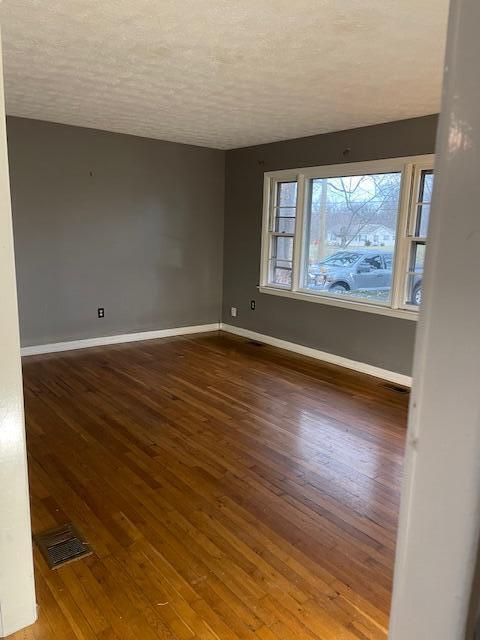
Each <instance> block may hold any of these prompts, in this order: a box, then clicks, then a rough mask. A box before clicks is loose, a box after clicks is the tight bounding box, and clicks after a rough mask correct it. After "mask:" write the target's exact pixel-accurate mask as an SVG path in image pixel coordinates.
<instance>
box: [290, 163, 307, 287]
mask: <svg viewBox="0 0 480 640" xmlns="http://www.w3.org/2000/svg"><path fill="white" fill-rule="evenodd" d="M306 188H307V180H305V176H304V175H303V174H299V175H298V177H297V208H296V220H295V234H294V239H293V264H292V267H293V271H292V291H298V289H299V288H300V278H301V271H302V268H301V266H302V253H303V248H302V245H303V216H304V210H305V202H306V194H305V190H306Z"/></svg>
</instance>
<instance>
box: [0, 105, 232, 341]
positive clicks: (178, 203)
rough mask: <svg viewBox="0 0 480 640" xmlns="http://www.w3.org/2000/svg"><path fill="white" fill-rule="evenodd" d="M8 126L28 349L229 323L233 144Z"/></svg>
mask: <svg viewBox="0 0 480 640" xmlns="http://www.w3.org/2000/svg"><path fill="white" fill-rule="evenodd" d="M7 133H8V148H9V156H10V178H11V190H12V207H13V223H14V235H15V252H16V265H17V282H18V298H19V311H20V332H21V341H22V346H28V345H38V344H45V343H50V342H61V341H66V340H76V339H82V338H91V337H99V336H108V335H113V334H119V333H130V332H139V331H148V330H157V329H166V328H172V327H183V326H191V325H200V324H208V323H213V322H218V320H219V315H220V306H221V294H222V244H223V210H224V166H225V154H224V152H223V151H218V150H214V149H207V148H202V147H195V146H189V145H182V144H176V143H170V142H162V141H158V140H151V139H147V138H139V137H135V136H128V135H121V134H115V133H108V132H105V131H98V130H94V129H84V128H81V127H71V126H66V125H60V124H53V123H48V122H42V121H38V120H28V119H24V118H14V117H9V118H8V119H7ZM98 307H103V308H104V309H105V318H104V319H99V318H98V317H97V309H98Z"/></svg>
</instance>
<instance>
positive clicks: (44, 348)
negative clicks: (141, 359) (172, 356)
mask: <svg viewBox="0 0 480 640" xmlns="http://www.w3.org/2000/svg"><path fill="white" fill-rule="evenodd" d="M219 329H220V323H219V322H214V323H213V324H198V325H194V326H191V327H174V328H173V329H159V330H157V331H141V332H140V333H122V334H119V335H114V336H102V337H100V338H86V339H84V340H71V341H69V342H53V343H50V344H38V345H34V346H32V347H22V349H21V354H22V356H33V355H38V354H41V353H54V352H57V351H72V350H74V349H88V348H89V347H101V346H103V345H108V344H120V343H122V342H139V341H141V340H154V339H156V338H169V337H170V336H184V335H188V334H192V333H206V332H207V331H218V330H219Z"/></svg>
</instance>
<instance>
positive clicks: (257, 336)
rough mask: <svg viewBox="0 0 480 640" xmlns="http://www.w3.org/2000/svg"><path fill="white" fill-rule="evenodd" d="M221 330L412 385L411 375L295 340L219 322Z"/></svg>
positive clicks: (370, 374)
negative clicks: (321, 349)
mask: <svg viewBox="0 0 480 640" xmlns="http://www.w3.org/2000/svg"><path fill="white" fill-rule="evenodd" d="M220 329H221V331H226V332H227V333H233V334H235V335H237V336H242V337H244V338H249V339H250V340H257V341H258V342H264V343H265V344H269V345H272V346H273V347H279V348H280V349H286V350H287V351H294V352H295V353H299V354H301V355H303V356H309V357H310V358H316V359H317V360H322V361H323V362H328V363H329V364H336V365H338V366H339V367H345V368H346V369H352V370H353V371H359V372H360V373H365V374H367V375H369V376H374V377H375V378H381V379H382V380H388V382H393V383H395V384H400V385H403V386H405V387H411V386H412V378H411V376H407V375H404V374H402V373H397V372H396V371H389V370H388V369H381V368H380V367H375V366H374V365H371V364H367V363H366V362H358V361H357V360H350V359H349V358H344V357H343V356H338V355H336V354H334V353H328V352H326V351H320V350H319V349H313V348H312V347H305V346H303V345H301V344H297V343H296V342H288V341H287V340H281V339H280V338H274V337H273V336H267V335H265V334H263V333H257V332H256V331H250V330H249V329H242V328H241V327H235V326H233V325H229V324H225V323H223V322H222V323H221V325H220Z"/></svg>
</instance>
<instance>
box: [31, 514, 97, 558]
mask: <svg viewBox="0 0 480 640" xmlns="http://www.w3.org/2000/svg"><path fill="white" fill-rule="evenodd" d="M33 539H34V541H35V543H36V545H37V547H38V548H39V549H40V552H41V554H42V555H43V557H44V558H45V560H46V561H47V564H48V566H49V567H50V569H58V567H62V566H63V565H64V564H68V563H69V562H73V561H74V560H78V559H79V558H84V557H85V556H89V555H91V554H92V550H91V548H90V546H89V545H88V544H87V542H85V540H84V539H83V537H82V536H81V535H80V533H79V532H78V531H77V529H75V527H74V526H73V524H65V525H63V526H61V527H57V528H56V529H49V530H48V531H44V532H43V533H39V534H38V535H36V536H34V537H33Z"/></svg>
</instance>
